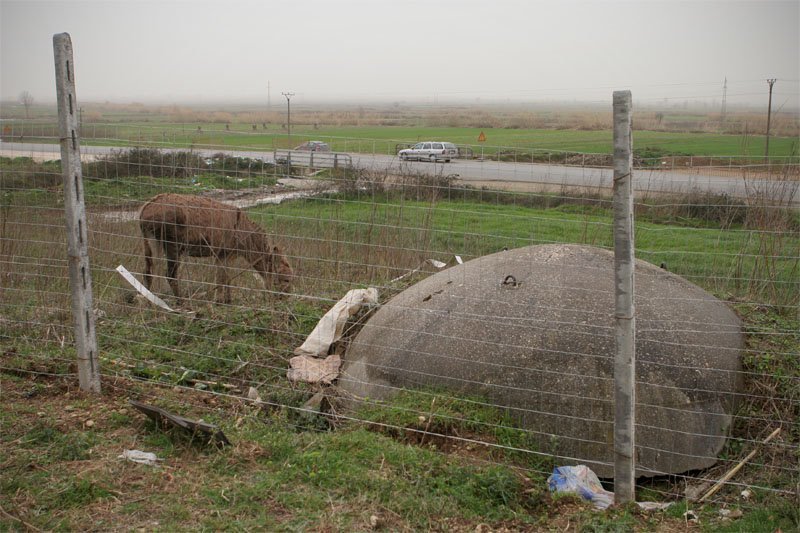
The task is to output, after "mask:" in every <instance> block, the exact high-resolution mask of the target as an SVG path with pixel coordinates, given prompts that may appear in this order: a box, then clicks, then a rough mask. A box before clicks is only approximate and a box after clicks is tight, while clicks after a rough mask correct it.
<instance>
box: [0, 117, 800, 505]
mask: <svg viewBox="0 0 800 533" xmlns="http://www.w3.org/2000/svg"><path fill="white" fill-rule="evenodd" d="M49 127H50V126H48V125H45V124H38V125H30V124H27V125H24V126H17V125H15V126H14V127H13V129H12V130H11V131H6V130H4V132H3V149H4V150H8V151H9V155H12V156H14V157H8V158H5V157H4V158H3V159H2V167H0V168H1V170H2V173H0V184H1V185H2V187H1V188H2V201H1V202H0V217H2V218H1V220H0V275H1V276H2V283H1V284H0V301H1V302H2V303H0V308H2V313H1V314H2V326H3V327H2V330H3V334H2V339H3V345H4V346H3V356H2V362H1V363H0V366H1V367H2V370H3V372H7V373H8V372H11V373H27V374H33V375H56V376H71V375H74V373H75V363H74V361H75V349H74V347H73V340H72V339H73V333H72V324H71V318H70V315H71V303H70V290H69V286H68V276H67V269H68V258H67V255H66V250H65V242H66V240H65V239H66V238H65V230H64V211H63V191H62V189H61V168H60V164H59V163H58V161H56V159H57V156H55V155H53V153H54V152H53V151H51V150H50V148H51V147H56V146H57V145H55V144H51V143H55V142H57V139H58V137H57V135H56V134H55V133H54V132H53V130H50V129H48V128H49ZM37 128H38V129H37ZM134 131H135V132H136V133H135V134H132V133H131V132H134ZM210 133H211V132H209V131H206V130H204V129H203V128H200V129H197V130H194V131H180V132H178V131H175V130H173V131H172V132H171V135H172V137H171V138H170V137H169V134H168V132H166V131H163V130H162V131H159V130H158V129H157V128H144V127H140V126H126V125H99V124H92V125H91V128H90V127H89V125H88V124H85V125H83V126H82V136H83V142H84V148H83V150H82V153H83V155H84V156H85V160H84V165H83V175H84V187H85V199H86V204H87V211H88V226H89V227H88V236H89V243H88V244H89V253H90V260H91V267H92V277H93V280H94V287H93V290H94V313H95V319H96V324H97V325H96V328H97V341H98V346H99V352H100V354H99V355H100V364H101V373H102V375H103V377H104V379H105V380H106V382H107V383H113V385H111V386H112V387H125V385H124V383H126V381H130V382H134V381H135V382H143V383H147V384H149V385H152V386H153V388H152V389H151V390H152V392H151V394H152V396H151V397H152V398H153V399H154V401H156V402H157V401H158V397H159V391H160V390H163V391H170V390H172V389H173V388H175V387H177V388H179V389H180V390H185V391H186V393H185V394H184V395H183V396H180V398H181V399H180V400H179V401H177V402H175V403H174V404H173V405H174V407H175V408H176V409H186V410H188V411H189V412H193V413H198V414H199V415H201V416H202V417H203V418H204V419H205V420H212V421H215V422H217V423H219V424H220V426H221V427H222V428H223V429H225V428H226V425H227V424H230V423H232V421H231V420H230V419H229V418H228V417H227V416H226V411H225V410H221V409H220V407H219V405H220V404H210V403H208V401H207V399H208V398H211V397H214V398H219V399H220V401H222V402H225V403H224V405H226V406H228V409H232V408H231V407H230V406H231V405H233V404H236V403H239V402H242V403H246V404H255V405H258V406H259V407H260V408H261V409H262V410H261V411H260V413H261V415H260V416H263V417H265V418H266V419H269V420H272V421H277V422H279V423H280V424H281V425H282V426H283V427H286V428H291V429H292V430H294V431H310V432H330V431H351V430H352V429H353V428H361V427H363V428H368V429H369V430H371V431H374V432H376V433H380V434H383V435H387V436H390V437H391V438H394V439H397V440H400V441H402V442H407V443H411V444H414V445H417V446H423V447H428V448H434V449H436V450H437V451H439V452H441V453H445V454H453V455H456V456H459V457H462V458H468V459H469V460H470V461H479V462H483V463H488V464H503V465H508V466H512V467H514V468H516V469H520V471H521V472H525V473H526V474H525V475H536V476H546V475H547V474H549V473H550V472H551V471H552V469H553V467H554V466H558V465H562V464H576V463H582V464H587V465H589V466H590V467H591V468H592V469H594V470H596V471H597V472H599V473H601V474H602V476H603V477H610V474H609V472H611V470H610V469H611V467H612V466H613V464H612V455H611V452H610V450H611V446H612V442H611V435H612V429H611V428H612V425H613V405H612V401H611V399H612V391H611V389H612V381H613V375H612V372H611V368H610V367H611V364H612V360H613V352H612V351H611V350H612V348H611V347H612V345H613V290H612V285H611V277H610V276H611V270H610V269H609V268H608V261H607V257H608V250H611V249H613V241H612V209H611V200H610V186H611V182H610V181H611V180H610V173H609V172H610V169H609V167H610V159H609V156H605V155H597V154H586V153H573V154H567V153H563V152H559V153H556V152H549V151H541V152H536V151H533V150H531V151H520V150H510V149H507V148H502V147H493V149H491V150H487V149H486V148H487V147H485V146H484V147H481V146H471V147H469V148H470V151H471V153H472V154H474V157H475V158H476V159H473V160H469V161H467V163H468V164H469V166H467V167H456V166H455V165H456V164H458V163H457V162H453V163H450V164H430V163H428V164H426V163H418V164H405V163H403V164H401V163H400V162H399V161H397V160H396V158H395V153H396V146H397V143H396V142H394V141H387V142H378V141H370V140H346V139H322V140H325V141H327V142H329V143H330V144H331V147H332V149H333V151H334V152H339V153H347V154H349V155H351V156H352V158H351V160H350V161H348V164H343V165H341V166H339V165H336V166H335V167H333V166H327V165H326V166H325V168H312V167H309V166H305V165H304V164H294V165H293V164H287V163H286V162H281V161H277V160H276V159H275V158H274V155H273V154H274V153H276V152H275V150H278V149H286V148H287V147H288V148H291V147H293V146H294V144H293V143H292V142H291V140H286V139H285V138H286V136H285V135H280V136H279V135H276V134H273V133H261V132H258V131H257V128H256V131H251V132H247V140H246V142H241V138H242V137H241V135H243V134H242V133H239V134H236V135H238V136H237V137H235V139H236V142H238V144H232V143H231V142H214V143H212V142H211V141H210V140H208V139H203V138H202V136H203V135H209V134H210ZM217 133H219V134H220V135H222V136H223V137H224V136H225V135H230V136H232V135H234V134H233V133H230V132H224V131H223V132H214V134H217ZM265 147H266V148H267V149H266V150H264V148H265ZM481 150H483V159H482V160H480V159H479V158H480V154H481ZM465 153H466V151H465ZM475 154H477V155H475ZM364 155H369V156H372V157H371V158H369V159H366V158H364V157H363V156H364ZM379 156H380V157H379ZM545 156H546V157H547V160H546V161H545V160H544V157H545ZM295 163H297V161H295ZM634 163H635V171H634V172H635V177H636V178H637V179H641V180H642V181H639V182H637V183H638V185H636V188H637V192H636V203H635V212H636V225H635V233H636V256H637V258H638V259H641V260H644V261H646V262H648V263H650V264H651V265H653V266H643V265H639V266H637V282H639V283H641V284H642V285H643V286H649V284H652V286H653V288H652V290H651V292H648V291H647V290H645V291H643V292H641V293H637V300H636V301H635V306H636V308H637V310H639V312H641V313H643V314H642V315H641V318H640V319H639V320H638V329H637V337H638V339H639V340H638V343H637V351H638V352H639V359H640V367H639V369H638V371H637V383H636V386H637V396H638V398H639V400H640V403H638V404H637V412H638V414H639V417H638V420H637V425H636V431H637V433H638V434H639V435H641V436H642V437H643V442H644V444H637V457H638V459H639V460H638V461H637V462H638V463H639V470H638V474H640V476H641V477H639V479H638V483H639V485H638V489H639V491H640V493H642V494H645V495H647V497H649V498H651V499H663V500H668V501H672V500H676V499H678V500H680V499H685V498H687V495H688V494H693V497H694V498H698V497H701V496H702V495H703V494H704V493H705V492H707V491H708V490H709V489H710V488H711V486H712V483H713V482H715V481H717V480H718V479H720V478H722V477H723V475H724V474H725V473H726V472H728V471H730V470H731V469H732V468H734V467H736V466H737V464H738V463H739V462H740V461H741V460H742V459H743V458H744V457H746V456H747V454H749V453H750V452H751V451H753V450H758V453H756V454H755V455H754V456H752V457H751V458H750V459H749V461H748V462H747V464H746V466H745V467H744V471H743V472H742V473H740V474H739V475H738V476H735V477H732V478H731V479H729V480H727V481H726V482H725V486H724V488H723V490H722V491H720V492H716V493H715V494H713V495H712V496H709V499H712V500H716V501H719V502H722V503H724V502H726V501H731V500H732V499H737V501H738V499H739V493H740V492H742V490H744V489H745V488H751V489H753V488H754V489H755V490H757V491H759V493H760V494H763V495H770V494H774V495H777V496H779V497H782V498H789V499H791V498H796V497H797V490H798V482H799V481H800V480H799V479H798V467H799V466H800V465H798V457H800V455H799V454H798V451H799V450H798V445H800V436H798V433H797V428H798V420H800V418H798V415H800V412H798V411H800V366H799V365H800V363H798V361H800V349H799V347H800V336H799V335H798V330H797V324H798V303H799V302H800V236H799V235H800V219H798V216H797V210H796V202H797V200H798V198H797V193H796V191H797V183H798V181H797V179H798V178H797V176H798V165H797V160H796V158H784V159H781V158H772V159H770V161H769V162H768V163H767V164H766V165H765V164H764V161H763V158H759V159H750V158H738V157H726V158H716V157H715V158H692V157H688V159H687V158H686V157H677V156H675V157H666V158H665V157H660V158H652V159H646V158H645V159H639V160H635V161H634ZM540 166H544V168H545V170H544V172H539V170H538V168H539V167H540ZM455 168H458V169H459V170H460V172H453V171H452V170H453V169H455ZM464 168H466V169H467V170H466V171H465V170H463V169H464ZM570 168H577V169H578V170H579V171H580V173H579V174H578V177H579V178H580V181H572V176H573V174H569V173H568V172H567V171H566V170H564V169H570ZM677 169H680V170H681V176H683V177H684V178H686V179H685V180H684V181H680V180H677V181H674V182H672V183H671V184H670V185H669V188H662V187H656V186H655V185H654V183H656V182H659V183H660V182H662V181H664V180H665V179H666V178H670V177H671V176H673V175H674V173H675V172H676V171H677ZM687 169H688V170H687ZM469 172H474V173H473V174H469ZM456 174H458V175H456ZM734 182H735V184H736V185H735V186H734V187H735V188H733V189H726V188H725V187H727V186H728V185H727V184H730V183H734ZM707 184H711V185H708V186H706V185H707ZM159 195H161V196H159ZM156 197H159V198H161V201H160V202H155V203H152V202H151V203H150V204H149V205H150V206H156V207H157V209H155V208H154V213H152V214H151V215H152V216H151V217H150V218H149V219H148V220H149V221H151V222H153V221H155V222H154V223H155V226H153V227H154V228H155V229H153V230H152V231H150V233H146V236H147V237H149V238H150V246H151V249H150V251H151V252H152V255H153V256H154V257H153V263H154V264H153V266H152V270H150V271H149V270H148V268H149V267H148V259H147V257H146V252H145V248H144V242H146V241H145V240H144V239H143V236H142V231H143V227H144V226H143V224H142V222H141V221H142V220H143V219H144V218H146V217H143V212H142V208H143V206H145V205H146V204H147V202H148V201H151V199H153V198H156ZM187 198H188V200H187ZM198 198H202V199H203V201H202V202H205V203H202V202H201V203H200V204H198V203H197V199H198ZM187 201H188V202H190V204H189V205H187V204H186V203H185V202H187ZM212 201H213V202H219V204H216V203H211V202H212ZM191 202H195V203H194V204H192V203H191ZM159 224H160V225H159ZM178 227H180V228H181V231H178V230H177V229H176V228H178ZM567 245H580V246H581V248H574V247H570V246H567ZM531 246H535V247H538V248H536V249H533V250H534V251H525V252H521V253H516V252H515V251H519V250H523V249H524V250H529V249H528V248H527V247H531ZM587 250H588V251H587ZM181 251H183V252H185V253H184V255H183V257H180V255H181V254H180V252H181ZM495 254H499V255H495ZM587 254H588V255H587ZM193 255H196V256H203V257H193ZM167 257H169V259H170V260H175V261H174V262H173V264H172V267H169V266H168V265H167V262H168V261H167ZM487 258H494V261H496V266H494V265H495V263H492V264H491V265H490V264H489V263H487V262H486V261H487ZM179 259H180V261H178V260H179ZM284 259H285V262H286V263H288V265H291V269H290V270H287V269H286V268H283V270H281V265H282V264H283V262H282V261H283V260H284ZM473 260H474V261H473ZM462 263H463V264H462ZM120 265H122V266H124V267H125V268H126V269H127V270H129V271H130V272H131V273H132V274H133V275H134V276H135V277H136V278H137V279H139V280H141V281H147V276H146V275H147V274H148V273H150V274H152V282H150V283H149V285H150V288H151V289H152V290H153V292H155V293H156V295H158V296H160V297H161V298H162V299H163V300H164V301H165V302H166V303H167V305H168V306H169V307H170V308H172V311H166V310H164V309H162V308H160V307H158V306H155V305H153V304H152V303H151V302H150V301H148V300H147V299H145V298H143V297H142V296H141V295H140V294H139V293H137V291H136V290H135V289H134V288H133V287H131V286H130V284H128V282H126V281H125V279H124V278H123V277H122V276H121V275H120V273H119V271H118V270H117V267H118V266H120ZM176 265H177V266H176ZM471 265H473V267H472V268H470V266H471ZM474 265H479V266H477V267H476V266H474ZM506 274H507V275H509V276H510V277H511V279H508V277H507V276H506ZM678 277H680V278H682V279H683V280H688V282H691V284H693V285H696V286H697V287H694V286H692V287H690V288H688V289H687V286H688V285H685V284H683V282H682V281H680V280H679V278H678ZM289 278H291V284H289V283H288V281H289ZM220 284H222V285H223V286H224V287H223V289H222V290H220V287H219V285H220ZM177 287H179V290H180V293H181V297H180V298H177V297H176V296H175V294H174V293H175V291H176V288H177ZM370 287H371V288H375V289H377V292H378V295H379V305H376V304H367V305H364V306H363V307H362V308H361V309H360V310H352V315H350V314H349V312H348V314H347V315H346V316H345V318H349V320H347V321H346V322H343V326H342V327H341V329H340V331H339V333H341V338H338V339H337V340H335V341H333V342H330V343H328V344H327V346H325V344H324V343H323V346H324V350H323V352H321V353H318V354H316V355H317V356H319V359H320V360H322V359H325V358H328V359H329V358H334V360H331V361H330V362H331V364H334V363H336V361H337V360H341V361H343V366H342V367H341V368H339V366H338V365H335V364H334V369H333V370H331V369H330V368H328V367H325V369H324V372H323V375H325V376H326V377H325V378H324V379H323V378H319V377H318V378H317V379H316V382H315V383H306V382H303V381H302V380H297V379H294V380H292V379H289V378H288V377H287V371H289V369H290V367H292V364H293V363H292V361H293V359H294V358H295V357H297V356H298V353H299V352H297V349H298V347H300V346H301V345H303V344H304V342H305V341H307V339H308V338H309V335H310V334H311V333H312V331H313V330H314V328H315V326H317V324H318V323H320V320H321V319H323V317H324V316H325V315H326V313H327V312H328V311H329V310H330V309H331V308H332V307H334V306H335V305H336V304H337V302H339V301H340V300H341V299H342V298H343V297H344V296H345V294H347V293H348V291H350V290H352V289H365V288H370ZM420 287H422V288H420ZM226 289H227V290H226ZM414 291H416V292H414ZM409 294H410V296H408V295H409ZM404 295H405V296H404ZM714 297H716V298H719V299H720V300H721V301H723V302H724V304H720V305H721V307H720V306H717V300H715V299H714ZM721 308H723V309H724V310H730V309H732V310H733V312H730V311H728V314H725V313H724V312H722V311H720V309H721ZM719 313H722V314H721V315H720V314H719ZM380 314H382V316H381V317H379V315H380ZM376 319H379V322H376V323H375V324H377V325H372V326H370V324H371V323H372V322H373V320H376ZM415 324H421V325H419V326H414V325H415ZM354 353H357V354H358V356H357V358H356V356H354V355H353V354H354ZM328 359H325V360H326V361H327V360H328ZM304 368H305V367H304ZM306 370H308V369H307V368H306ZM331 372H333V374H334V375H333V376H331V375H330V374H331ZM112 377H113V378H114V379H113V380H112ZM320 380H321V381H322V382H323V383H324V384H320V383H319V381H320ZM311 381H315V380H313V379H312V380H311ZM330 381H334V383H336V384H337V385H338V386H329V385H328V384H327V383H328V382H330ZM348 382H349V385H348ZM212 405H213V407H212ZM777 428H781V429H782V432H781V433H780V434H778V436H776V437H775V438H773V439H771V441H770V442H769V443H767V444H762V441H763V440H764V439H765V438H766V437H767V436H768V435H770V434H771V433H772V432H773V431H774V430H775V429H777ZM664 458H667V459H664ZM665 465H667V466H665ZM670 466H672V467H674V468H670ZM764 497H767V496H764ZM640 499H642V498H640ZM744 505H750V503H748V502H744Z"/></svg>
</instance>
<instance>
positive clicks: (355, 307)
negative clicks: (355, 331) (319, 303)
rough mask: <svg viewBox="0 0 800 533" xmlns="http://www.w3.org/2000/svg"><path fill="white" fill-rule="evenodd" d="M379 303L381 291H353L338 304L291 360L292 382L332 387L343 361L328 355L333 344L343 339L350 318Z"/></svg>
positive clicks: (288, 375)
mask: <svg viewBox="0 0 800 533" xmlns="http://www.w3.org/2000/svg"><path fill="white" fill-rule="evenodd" d="M377 303H378V289H375V288H374V287H370V288H369V289H353V290H350V291H347V294H345V295H344V297H343V298H342V299H341V300H339V301H338V302H336V304H335V305H334V306H333V307H331V309H330V310H329V311H328V312H327V313H325V315H324V316H323V317H322V318H321V319H320V321H319V323H318V324H317V326H316V327H315V328H314V330H313V331H312V332H311V333H310V334H309V335H308V338H306V340H305V342H304V343H303V345H302V346H300V347H299V348H297V349H295V351H294V353H295V355H296V357H292V358H291V359H290V360H289V366H290V368H289V371H288V372H287V377H288V378H289V380H290V381H304V382H307V383H324V384H330V383H331V382H332V381H333V380H335V379H336V378H337V377H338V376H339V367H340V366H341V365H342V360H341V358H340V357H339V356H338V355H336V354H334V355H330V356H328V357H327V358H325V359H319V358H320V357H324V356H325V355H327V354H328V350H329V349H330V347H331V345H332V344H333V343H334V342H336V341H338V340H339V339H341V338H342V333H343V331H344V326H345V324H346V323H347V319H348V318H350V317H351V316H354V315H355V314H356V313H358V312H359V310H361V308H362V306H365V305H376V304H377Z"/></svg>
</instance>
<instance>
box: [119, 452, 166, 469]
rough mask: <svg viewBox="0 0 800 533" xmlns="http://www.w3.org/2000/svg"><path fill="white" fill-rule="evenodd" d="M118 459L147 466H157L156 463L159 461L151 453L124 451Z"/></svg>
mask: <svg viewBox="0 0 800 533" xmlns="http://www.w3.org/2000/svg"><path fill="white" fill-rule="evenodd" d="M118 458H119V459H127V460H128V461H133V462H134V463H139V464H143V465H149V466H158V461H160V460H161V459H159V458H158V457H156V454H154V453H153V452H143V451H141V450H125V451H124V452H122V455H120V456H118Z"/></svg>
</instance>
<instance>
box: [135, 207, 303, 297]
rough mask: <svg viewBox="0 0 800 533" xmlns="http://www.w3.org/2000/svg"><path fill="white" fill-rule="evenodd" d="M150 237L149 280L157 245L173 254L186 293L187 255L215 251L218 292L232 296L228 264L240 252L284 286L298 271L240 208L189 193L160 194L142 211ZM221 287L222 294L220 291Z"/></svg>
mask: <svg viewBox="0 0 800 533" xmlns="http://www.w3.org/2000/svg"><path fill="white" fill-rule="evenodd" d="M139 225H140V227H141V229H142V236H143V237H144V260H145V271H144V284H145V286H146V287H147V288H148V289H149V288H150V285H151V284H152V281H153V249H152V246H151V241H153V242H152V244H153V245H157V247H159V248H161V250H162V251H163V255H164V257H166V260H167V273H166V277H167V281H168V282H169V286H170V288H171V289H172V293H173V294H174V295H175V296H176V297H178V298H180V297H181V294H180V289H179V287H178V267H179V266H180V261H181V256H182V255H184V254H186V255H189V256H192V257H214V259H215V260H216V262H217V280H216V281H217V286H216V289H215V290H216V291H217V298H218V299H219V300H221V301H223V302H230V301H231V288H230V285H229V284H228V267H229V265H230V262H231V261H232V260H233V259H235V258H236V257H237V256H238V257H242V258H244V259H245V260H246V261H247V263H248V265H249V266H250V267H251V268H253V269H254V270H255V271H256V272H257V273H258V274H259V275H260V276H261V277H262V278H263V280H264V286H265V287H266V288H268V289H269V288H270V287H271V286H272V285H273V284H274V280H275V279H277V286H278V288H279V290H280V291H281V292H286V291H287V290H288V289H289V286H290V284H291V280H292V276H293V272H292V267H291V265H290V264H289V261H288V260H287V259H286V256H285V255H284V254H283V252H282V251H281V249H280V248H279V247H278V246H275V245H273V243H272V242H270V238H269V237H268V236H267V235H266V234H265V233H264V230H263V229H262V228H261V227H260V226H259V225H258V224H256V223H255V222H253V221H252V220H250V219H249V218H248V217H247V215H246V214H245V213H244V212H243V211H242V210H241V209H239V208H237V207H233V206H230V205H226V204H223V203H220V202H217V201H215V200H211V199H209V198H201V197H199V196H191V195H187V194H159V195H158V196H155V197H154V198H152V199H151V200H150V201H148V202H147V203H146V204H144V206H143V207H142V209H141V211H139ZM220 293H221V294H220Z"/></svg>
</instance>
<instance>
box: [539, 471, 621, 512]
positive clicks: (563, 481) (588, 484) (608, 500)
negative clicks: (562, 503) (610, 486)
mask: <svg viewBox="0 0 800 533" xmlns="http://www.w3.org/2000/svg"><path fill="white" fill-rule="evenodd" d="M547 486H548V487H549V488H550V492H564V493H570V494H577V495H578V496H580V497H581V498H583V499H585V500H589V501H590V502H592V503H594V506H595V507H597V508H598V509H605V508H606V507H608V506H609V505H611V504H612V503H614V493H613V492H609V491H607V490H606V489H604V488H603V485H601V484H600V479H599V478H598V477H597V474H595V473H594V472H592V471H591V470H590V469H589V467H587V466H586V465H578V466H557V467H555V468H554V469H553V474H552V475H551V476H550V477H549V478H547Z"/></svg>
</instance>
